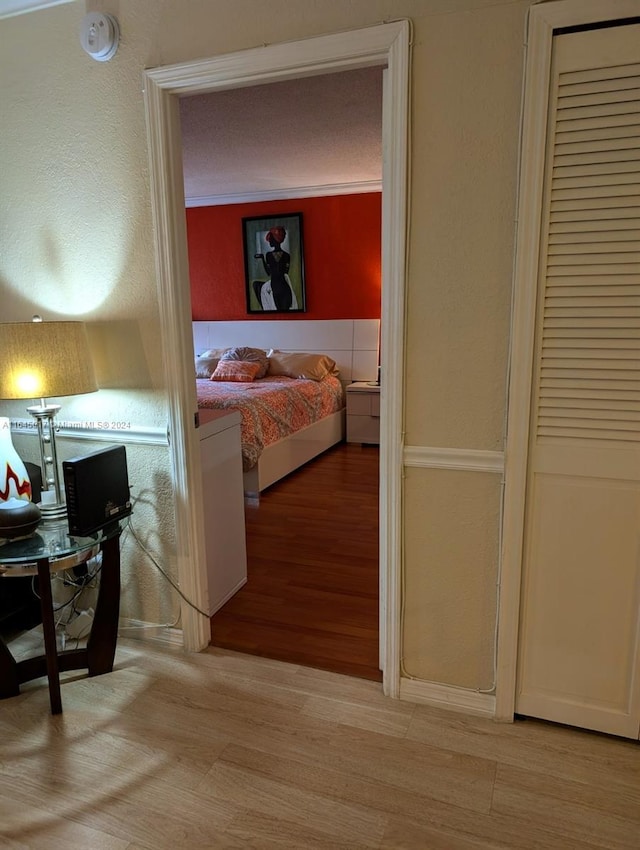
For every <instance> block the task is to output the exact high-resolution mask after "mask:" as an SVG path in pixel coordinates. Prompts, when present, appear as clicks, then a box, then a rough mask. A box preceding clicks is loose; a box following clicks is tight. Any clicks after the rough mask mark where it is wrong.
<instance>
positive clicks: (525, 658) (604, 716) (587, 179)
mask: <svg viewBox="0 0 640 850" xmlns="http://www.w3.org/2000/svg"><path fill="white" fill-rule="evenodd" d="M551 81H552V82H551V98H550V106H549V131H548V142H547V155H546V173H545V195H544V202H543V210H542V219H541V220H542V232H543V234H544V236H543V240H542V243H543V244H542V245H541V251H540V275H539V290H538V314H537V318H536V357H535V367H534V368H535V373H534V380H533V387H534V390H533V398H532V420H531V423H530V445H529V466H528V480H527V496H526V519H525V544H524V551H523V576H524V580H523V585H522V605H521V625H520V640H519V658H518V685H517V695H516V712H517V713H519V714H526V715H531V716H535V717H540V718H545V719H548V720H554V721H558V722H561V723H568V724H572V725H576V726H581V727H584V728H589V729H596V730H600V731H603V732H610V733H612V734H616V735H622V736H626V737H631V738H638V736H639V731H640V630H639V620H640V617H639V614H640V26H636V25H633V26H630V25H628V26H622V27H611V28H605V29H601V30H592V31H587V32H579V33H571V34H562V35H558V36H556V37H554V48H553V64H552V74H551Z"/></svg>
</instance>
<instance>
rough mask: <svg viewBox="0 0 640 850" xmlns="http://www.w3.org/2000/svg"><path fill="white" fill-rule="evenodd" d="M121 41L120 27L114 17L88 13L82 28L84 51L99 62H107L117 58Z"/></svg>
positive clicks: (81, 40) (81, 42) (99, 13)
mask: <svg viewBox="0 0 640 850" xmlns="http://www.w3.org/2000/svg"><path fill="white" fill-rule="evenodd" d="M119 39H120V27H119V26H118V21H117V20H116V19H115V18H114V17H113V15H106V14H103V13H102V12H88V13H87V14H86V15H85V16H84V18H83V19H82V25H81V27H80V44H81V45H82V49H83V50H84V51H85V52H86V53H88V54H89V56H91V58H92V59H96V60H97V61H98V62H106V61H107V60H109V59H111V57H112V56H115V53H116V50H117V49H118V41H119Z"/></svg>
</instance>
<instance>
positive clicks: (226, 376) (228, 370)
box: [211, 360, 260, 384]
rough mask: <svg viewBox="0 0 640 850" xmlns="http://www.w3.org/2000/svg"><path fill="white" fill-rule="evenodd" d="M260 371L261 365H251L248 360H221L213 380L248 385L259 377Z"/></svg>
mask: <svg viewBox="0 0 640 850" xmlns="http://www.w3.org/2000/svg"><path fill="white" fill-rule="evenodd" d="M259 370H260V364H259V363H251V362H249V361H248V360H220V362H219V363H218V365H217V366H216V368H215V371H214V373H213V375H212V376H211V380H212V381H241V382H243V383H247V384H248V383H250V382H251V381H253V380H254V379H255V378H256V377H257V374H258V371H259Z"/></svg>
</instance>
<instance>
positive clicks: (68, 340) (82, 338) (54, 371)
mask: <svg viewBox="0 0 640 850" xmlns="http://www.w3.org/2000/svg"><path fill="white" fill-rule="evenodd" d="M0 356H1V358H2V368H1V369H0V398H5V399H8V398H34V399H35V398H52V397H55V398H57V397H59V396H68V395H78V394H79V393H90V392H94V391H95V390H97V389H98V386H97V384H96V379H95V375H94V373H93V363H92V362H91V355H90V353H89V344H88V342H87V332H86V328H85V325H84V323H83V322H5V323H0Z"/></svg>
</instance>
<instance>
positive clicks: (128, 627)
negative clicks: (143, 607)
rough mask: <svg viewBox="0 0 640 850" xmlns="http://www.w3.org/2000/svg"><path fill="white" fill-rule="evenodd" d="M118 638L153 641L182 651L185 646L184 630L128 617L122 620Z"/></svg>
mask: <svg viewBox="0 0 640 850" xmlns="http://www.w3.org/2000/svg"><path fill="white" fill-rule="evenodd" d="M118 636H119V637H126V638H128V639H131V640H145V641H147V640H148V641H153V642H154V643H162V644H164V645H165V646H171V647H179V648H180V649H182V648H183V646H184V640H183V636H182V629H177V628H175V626H161V625H157V624H156V623H145V622H144V620H133V619H130V618H128V617H121V618H120V623H119V625H118Z"/></svg>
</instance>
